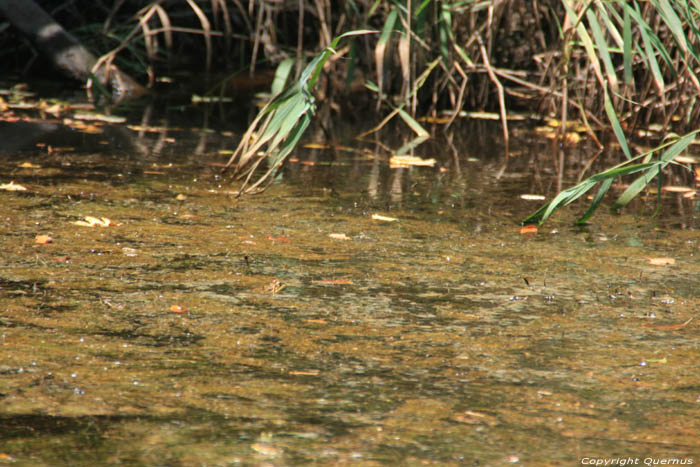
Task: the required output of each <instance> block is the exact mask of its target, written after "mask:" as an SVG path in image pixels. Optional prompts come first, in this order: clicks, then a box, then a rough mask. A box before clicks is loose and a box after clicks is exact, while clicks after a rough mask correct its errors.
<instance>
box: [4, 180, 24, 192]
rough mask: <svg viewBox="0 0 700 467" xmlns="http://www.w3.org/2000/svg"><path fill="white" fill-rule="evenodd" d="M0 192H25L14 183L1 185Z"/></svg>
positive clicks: (20, 186)
mask: <svg viewBox="0 0 700 467" xmlns="http://www.w3.org/2000/svg"><path fill="white" fill-rule="evenodd" d="M0 190H5V191H27V189H26V188H25V187H23V186H22V185H17V184H16V183H15V182H10V183H3V184H2V185H0Z"/></svg>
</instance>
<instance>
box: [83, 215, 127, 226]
mask: <svg viewBox="0 0 700 467" xmlns="http://www.w3.org/2000/svg"><path fill="white" fill-rule="evenodd" d="M73 224H74V225H80V226H82V227H95V226H96V225H97V226H100V227H112V226H114V225H117V224H116V223H115V222H114V221H113V220H112V219H109V218H107V217H101V218H99V219H98V218H97V217H93V216H85V220H80V221H75V222H73Z"/></svg>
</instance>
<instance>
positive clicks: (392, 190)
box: [0, 118, 700, 465]
mask: <svg viewBox="0 0 700 467" xmlns="http://www.w3.org/2000/svg"><path fill="white" fill-rule="evenodd" d="M144 120H146V119H141V118H136V119H134V121H141V122H142V124H141V125H139V126H132V127H130V126H127V124H125V125H112V124H105V125H101V126H99V128H98V130H99V131H97V132H96V133H92V134H91V133H81V132H79V131H76V130H75V129H67V128H66V127H64V126H63V125H61V124H60V123H58V122H57V123H46V122H44V123H39V124H36V125H39V126H41V128H40V130H41V131H43V133H42V132H38V130H37V128H35V127H32V128H29V129H27V128H24V129H20V130H17V131H18V132H19V131H22V132H25V133H26V134H25V135H24V136H22V135H20V134H18V135H16V137H15V139H14V140H13V141H14V142H13V145H12V147H11V150H9V149H0V150H2V151H3V153H2V158H1V160H0V165H1V166H2V173H3V174H5V175H4V177H7V178H6V179H3V180H0V182H2V183H7V182H9V181H10V180H13V181H14V183H16V184H21V185H23V186H25V187H26V188H27V191H14V192H13V191H1V192H0V198H2V206H0V229H1V230H2V239H3V242H4V245H5V249H4V252H5V258H4V262H3V267H2V269H1V270H0V303H1V305H0V345H2V349H3V358H2V362H0V454H2V456H4V457H2V458H0V462H5V461H7V462H17V463H18V464H20V465H30V464H31V465H100V464H119V463H121V464H127V465H228V464H245V465H293V464H310V463H314V464H318V465H337V464H351V465H384V464H386V465H399V464H401V465H416V464H428V465H460V464H467V465H498V464H509V463H523V464H532V465H545V464H546V465H571V464H572V463H573V462H577V463H578V462H580V461H581V459H583V458H589V459H590V458H608V459H612V458H623V457H625V458H626V457H633V458H639V459H640V462H641V460H642V459H643V458H651V459H655V460H663V459H667V460H668V459H670V460H673V459H677V460H678V461H679V462H680V461H685V462H686V463H687V461H688V460H689V459H690V460H693V461H694V462H700V457H698V449H699V448H698V444H697V437H698V433H699V432H700V430H699V428H700V427H699V424H700V422H699V420H700V413H699V412H700V404H699V401H700V389H699V388H700V385H699V384H698V383H697V374H698V363H699V356H700V354H699V353H698V347H697V342H698V331H697V329H698V328H697V323H696V322H695V321H691V322H688V320H689V319H691V318H693V317H694V316H695V314H696V313H697V309H698V305H699V304H700V298H699V297H698V294H697V290H699V286H700V284H698V277H700V274H699V273H700V265H699V264H698V262H697V261H696V260H695V258H696V256H697V252H698V240H697V238H696V237H697V232H696V228H697V214H696V212H697V209H696V207H695V205H694V204H693V202H692V201H690V200H683V201H682V202H679V199H680V198H675V197H674V198H671V196H674V195H668V196H669V198H667V199H666V201H665V207H666V208H668V209H667V217H659V218H651V217H649V216H648V214H649V213H651V212H653V209H654V207H655V206H653V205H651V204H648V202H647V201H645V200H644V199H642V200H639V201H638V202H637V204H636V205H634V206H632V208H630V209H629V210H628V211H627V212H625V213H622V214H615V213H611V212H606V211H600V212H599V213H598V214H596V217H595V218H594V219H593V222H592V223H591V224H590V225H588V226H586V227H584V228H580V229H579V228H572V227H571V225H572V224H573V220H575V218H576V217H575V216H576V214H580V212H581V210H582V209H585V206H584V205H576V204H575V205H574V207H573V208H571V209H567V210H564V211H562V212H561V213H560V214H558V215H557V216H556V217H555V218H554V219H553V220H551V221H550V222H549V223H548V224H547V225H546V226H545V227H544V228H543V229H541V231H540V233H539V234H537V235H535V236H533V235H529V236H528V235H521V234H520V233H519V225H518V222H519V220H520V219H522V218H523V217H525V215H527V214H529V213H530V212H532V211H533V210H535V209H536V208H537V207H538V204H537V203H539V202H535V204H533V202H532V201H527V200H524V199H521V198H520V197H519V196H520V195H521V194H526V193H535V194H543V195H548V196H552V195H553V194H554V193H555V192H556V191H557V190H559V189H560V188H561V186H562V185H564V186H569V185H570V184H572V183H574V182H575V181H576V178H577V177H578V176H579V175H580V173H581V171H582V170H583V169H584V168H585V167H588V165H590V160H589V156H588V154H590V153H588V152H587V151H586V148H585V147H584V148H583V149H582V150H574V149H566V151H567V152H570V154H568V155H567V158H566V159H565V160H566V165H565V166H564V165H556V164H555V163H554V162H553V161H558V162H557V163H558V164H561V159H560V158H559V157H558V156H559V151H560V150H563V149H561V148H558V147H556V146H554V145H552V143H550V142H542V141H539V140H536V139H532V137H531V136H529V135H530V133H528V132H527V131H526V128H524V127H523V128H516V130H515V132H514V135H515V136H514V140H515V142H512V143H511V145H512V147H513V148H514V149H513V150H512V152H511V154H510V155H509V157H507V158H504V156H503V154H502V149H500V143H499V141H500V139H499V136H498V135H499V132H500V129H499V128H498V127H494V126H490V125H486V124H483V123H482V122H477V123H471V124H469V123H464V124H463V125H462V126H455V127H454V129H453V133H452V134H451V135H450V138H444V137H443V136H444V135H441V134H440V129H439V128H437V129H436V134H437V136H436V138H435V139H434V140H432V141H431V142H429V143H427V144H425V145H423V146H421V147H419V148H418V152H419V154H418V155H420V156H421V157H425V158H429V157H434V158H435V159H437V161H438V163H437V166H436V167H434V168H430V167H410V168H391V167H390V166H389V161H388V155H389V152H388V151H387V148H391V147H399V146H400V145H401V144H403V141H402V140H401V138H402V136H401V133H400V131H398V130H397V131H393V130H392V131H389V132H385V133H386V134H384V135H383V136H384V137H385V139H383V140H381V141H379V140H377V141H372V142H360V141H357V140H355V139H354V136H355V135H357V134H358V133H359V132H360V131H361V130H364V128H361V129H358V128H356V127H352V126H343V125H336V126H334V127H329V128H328V129H327V131H328V132H329V135H330V138H331V140H332V144H330V145H328V144H326V143H328V140H327V139H326V138H325V137H322V136H321V135H322V132H320V130H319V132H318V133H314V131H311V132H310V134H309V137H310V140H311V141H312V142H315V143H323V144H324V145H325V146H321V145H320V144H317V145H315V146H312V147H309V148H302V149H300V150H299V151H297V152H296V154H295V157H294V158H293V159H292V160H291V161H290V162H289V163H288V164H287V166H286V167H285V168H284V170H283V171H282V172H281V174H280V175H279V177H278V179H277V180H276V182H275V183H274V184H273V185H272V187H271V188H270V189H269V190H268V191H267V192H266V193H265V194H263V195H260V196H255V197H246V198H243V199H237V198H236V197H235V196H234V193H233V190H234V186H233V185H231V181H230V179H229V178H228V177H227V176H222V175H221V173H220V166H221V164H222V163H223V162H225V161H226V160H227V157H228V155H227V154H226V153H221V152H220V151H226V150H230V149H231V148H232V146H233V144H234V142H235V138H231V137H230V136H225V135H222V134H221V133H218V132H215V131H200V130H197V129H194V130H193V129H191V128H190V127H191V126H192V125H193V124H192V122H190V123H186V122H183V121H181V122H179V123H178V124H177V125H171V127H170V128H168V125H167V123H168V121H167V119H162V120H158V121H157V125H155V124H153V122H145V123H144ZM47 124H48V125H49V127H46V125H47ZM42 125H43V126H42ZM148 125H151V126H148ZM3 126H4V127H6V128H5V129H2V128H0V131H6V130H7V127H8V124H7V123H5V124H3ZM195 126H196V124H195ZM9 131H14V130H12V129H10V130H9ZM47 132H48V133H47ZM409 136H410V135H409ZM47 141H49V142H50V145H51V146H52V148H53V149H52V151H51V152H48V151H47V149H46V147H47V146H46V143H47ZM37 143H38V144H39V146H37ZM606 157H607V156H601V162H600V163H601V164H606V162H605V160H604V159H605V158H606ZM25 163H29V164H25ZM373 214H380V215H382V216H385V217H390V218H395V219H396V221H382V220H377V219H373V218H372V215H373ZM87 216H92V217H94V218H97V219H101V218H107V219H109V220H111V225H110V226H109V227H99V226H93V227H89V226H86V225H80V221H83V223H84V221H85V219H86V217H87ZM76 222H78V224H76ZM679 227H682V228H679ZM40 234H42V235H49V236H50V237H51V238H52V241H51V242H50V243H46V244H40V243H36V242H35V236H36V235H40ZM649 258H673V259H674V260H675V262H674V263H673V264H665V265H656V264H652V263H650V262H649ZM683 323H685V325H683Z"/></svg>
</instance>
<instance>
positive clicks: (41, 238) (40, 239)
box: [34, 235, 53, 245]
mask: <svg viewBox="0 0 700 467" xmlns="http://www.w3.org/2000/svg"><path fill="white" fill-rule="evenodd" d="M51 242H53V238H51V236H50V235H37V236H36V237H35V238H34V243H38V244H40V245H46V244H47V243H51Z"/></svg>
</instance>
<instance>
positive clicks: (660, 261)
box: [647, 258, 676, 266]
mask: <svg viewBox="0 0 700 467" xmlns="http://www.w3.org/2000/svg"><path fill="white" fill-rule="evenodd" d="M647 261H648V262H649V264H652V265H654V266H668V265H671V264H676V260H675V259H673V258H647Z"/></svg>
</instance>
